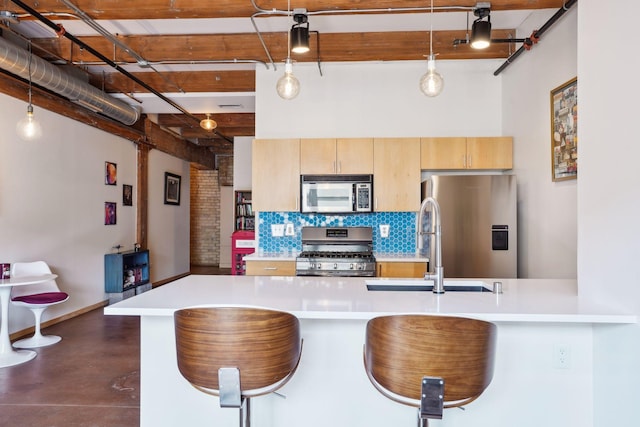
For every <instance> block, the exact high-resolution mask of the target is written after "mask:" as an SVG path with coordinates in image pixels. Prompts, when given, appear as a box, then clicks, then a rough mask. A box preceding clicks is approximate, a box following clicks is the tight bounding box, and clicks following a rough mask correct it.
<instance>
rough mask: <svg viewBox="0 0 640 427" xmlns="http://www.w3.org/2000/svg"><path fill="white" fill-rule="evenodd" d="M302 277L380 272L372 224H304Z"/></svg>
mask: <svg viewBox="0 0 640 427" xmlns="http://www.w3.org/2000/svg"><path fill="white" fill-rule="evenodd" d="M296 275H298V276H341V277H347V276H361V277H373V276H375V275H376V259H375V256H374V255H373V230H372V228H371V227H303V228H302V252H300V255H298V257H297V258H296Z"/></svg>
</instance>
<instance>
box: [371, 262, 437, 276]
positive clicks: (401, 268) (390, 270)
mask: <svg viewBox="0 0 640 427" xmlns="http://www.w3.org/2000/svg"><path fill="white" fill-rule="evenodd" d="M376 269H377V272H376V276H377V277H405V278H408V277H413V278H422V277H424V273H425V272H426V271H427V263H426V262H414V261H402V262H385V261H382V262H380V261H379V262H377V263H376Z"/></svg>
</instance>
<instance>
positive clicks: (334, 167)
mask: <svg viewBox="0 0 640 427" xmlns="http://www.w3.org/2000/svg"><path fill="white" fill-rule="evenodd" d="M333 173H338V162H336V161H335V160H334V161H333Z"/></svg>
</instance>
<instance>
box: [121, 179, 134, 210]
mask: <svg viewBox="0 0 640 427" xmlns="http://www.w3.org/2000/svg"><path fill="white" fill-rule="evenodd" d="M122 206H133V186H132V185H127V184H123V185H122Z"/></svg>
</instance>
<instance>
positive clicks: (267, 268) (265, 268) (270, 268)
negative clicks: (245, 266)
mask: <svg viewBox="0 0 640 427" xmlns="http://www.w3.org/2000/svg"><path fill="white" fill-rule="evenodd" d="M277 269H278V267H264V268H263V270H272V271H275V270H277Z"/></svg>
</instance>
